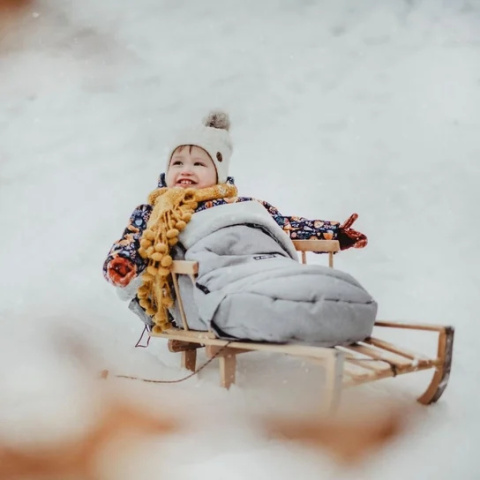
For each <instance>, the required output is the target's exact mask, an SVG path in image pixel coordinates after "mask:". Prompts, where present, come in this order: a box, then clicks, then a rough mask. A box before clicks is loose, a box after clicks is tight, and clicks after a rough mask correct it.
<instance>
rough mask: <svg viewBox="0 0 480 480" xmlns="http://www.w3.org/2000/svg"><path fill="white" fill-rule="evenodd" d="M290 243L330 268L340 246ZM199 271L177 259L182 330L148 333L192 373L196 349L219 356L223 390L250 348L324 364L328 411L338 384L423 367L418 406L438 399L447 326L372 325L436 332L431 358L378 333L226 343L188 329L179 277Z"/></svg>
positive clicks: (448, 357) (448, 342) (449, 336)
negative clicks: (336, 342)
mask: <svg viewBox="0 0 480 480" xmlns="http://www.w3.org/2000/svg"><path fill="white" fill-rule="evenodd" d="M293 243H294V245H295V248H296V249H297V251H299V252H300V253H301V258H302V263H306V253H307V252H309V251H312V252H324V253H327V254H328V263H329V266H330V267H331V268H333V255H334V254H335V253H336V252H338V251H339V250H340V247H339V243H338V242H337V241H336V240H296V241H294V242H293ZM197 273H198V264H197V263H196V262H188V261H180V260H176V261H174V262H173V268H172V279H173V285H174V289H175V293H176V296H177V301H178V306H179V310H180V314H181V317H182V323H183V328H170V329H168V330H167V331H165V332H162V333H153V332H151V333H150V335H151V336H152V337H162V338H166V339H168V340H169V349H170V351H172V352H181V353H182V366H183V367H184V368H187V369H188V370H191V371H195V368H196V359H197V349H198V348H202V347H205V350H206V354H207V357H208V358H212V357H214V356H218V358H219V363H220V384H221V385H222V386H223V387H225V388H229V387H230V385H232V383H235V371H236V356H237V355H238V354H240V353H245V352H251V351H262V352H275V353H282V354H288V355H293V356H297V357H302V358H305V359H308V360H310V361H313V362H315V363H319V364H320V365H322V366H323V368H324V370H325V389H324V402H323V403H324V406H325V408H327V409H330V408H334V407H335V406H336V405H337V404H338V402H339V400H340V395H341V391H342V388H346V387H351V386H354V385H360V384H363V383H367V382H372V381H375V380H380V379H382V378H388V377H395V376H397V375H403V374H406V373H412V372H418V371H421V370H428V369H433V370H434V374H433V377H432V380H431V382H430V384H429V385H428V387H427V389H426V390H425V392H424V393H423V394H422V395H420V397H418V398H417V400H418V402H420V403H421V404H424V405H429V404H431V403H434V402H436V401H437V400H438V399H439V398H440V397H441V395H442V393H443V392H444V390H445V388H446V386H447V383H448V379H449V375H450V368H451V362H452V352H453V339H454V329H453V327H451V326H443V325H427V324H410V323H396V322H386V321H377V322H376V323H375V326H376V327H385V328H387V329H392V328H395V329H408V330H416V331H424V332H431V333H433V334H437V336H438V339H437V342H438V343H437V354H436V356H435V357H434V358H430V357H427V356H425V355H423V354H419V353H415V352H412V351H410V350H407V349H405V348H403V347H399V346H397V345H394V344H392V343H390V342H387V341H385V340H382V339H380V338H377V337H369V338H367V339H365V340H364V341H362V342H357V343H354V344H352V345H348V346H336V347H332V348H326V347H316V346H306V345H302V344H292V343H289V344H270V343H260V342H244V341H238V342H237V341H233V342H229V341H227V340H221V339H219V338H217V337H216V336H215V334H214V333H213V332H200V331H195V330H190V329H189V327H188V323H187V318H186V315H185V309H184V307H183V303H182V299H181V297H180V292H179V286H178V275H188V276H189V278H190V279H191V281H192V282H193V284H194V285H195V279H196V275H197Z"/></svg>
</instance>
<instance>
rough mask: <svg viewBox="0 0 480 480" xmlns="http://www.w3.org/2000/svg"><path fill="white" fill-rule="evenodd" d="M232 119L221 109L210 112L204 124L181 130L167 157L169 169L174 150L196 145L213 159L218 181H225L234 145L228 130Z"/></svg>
mask: <svg viewBox="0 0 480 480" xmlns="http://www.w3.org/2000/svg"><path fill="white" fill-rule="evenodd" d="M229 128H230V119H229V117H228V114H227V113H225V112H222V111H219V110H216V111H212V112H210V113H209V114H208V115H207V116H206V117H205V118H204V119H203V125H198V126H196V127H193V128H188V129H185V130H182V131H180V132H179V133H178V134H177V136H176V138H175V140H174V142H173V143H172V148H171V149H170V154H169V155H168V159H167V171H168V167H169V165H170V159H171V158H172V154H173V152H174V151H175V150H176V149H177V148H178V147H180V146H182V145H194V146H196V147H200V148H203V149H204V150H205V151H206V152H207V153H208V154H209V155H210V158H211V159H212V160H213V163H214V165H215V168H216V169H217V177H218V180H217V181H218V183H225V182H226V181H227V177H228V167H229V165H230V157H231V156H232V151H233V146H232V140H231V138H230V134H229V133H228V130H229Z"/></svg>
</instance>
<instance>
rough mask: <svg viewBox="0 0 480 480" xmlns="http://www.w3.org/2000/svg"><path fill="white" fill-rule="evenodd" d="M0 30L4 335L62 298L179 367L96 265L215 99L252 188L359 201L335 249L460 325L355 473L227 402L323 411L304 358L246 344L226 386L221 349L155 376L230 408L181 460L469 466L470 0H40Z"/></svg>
mask: <svg viewBox="0 0 480 480" xmlns="http://www.w3.org/2000/svg"><path fill="white" fill-rule="evenodd" d="M0 15H2V11H1V10H0ZM0 29H2V30H1V31H0V33H1V35H0V219H1V224H2V225H3V228H4V233H3V235H2V238H1V241H0V242H1V249H0V265H1V271H2V275H1V278H0V298H1V302H0V320H1V325H0V328H1V329H2V332H3V333H0V335H2V336H3V337H5V335H7V332H8V331H9V329H10V327H11V326H12V325H16V326H18V327H19V328H21V329H25V330H26V331H33V332H34V331H35V330H36V329H42V324H43V319H44V318H47V317H48V318H51V317H54V318H57V319H58V318H62V319H64V321H65V322H66V323H72V324H75V325H76V326H77V327H80V328H82V329H84V330H85V331H87V332H89V334H90V335H92V336H93V337H94V339H95V342H94V343H95V344H96V346H97V347H98V349H99V351H100V352H101V354H102V357H103V364H102V367H103V366H107V367H109V368H111V369H113V370H114V371H116V372H119V373H127V374H138V375H142V376H147V377H156V378H178V377H180V376H183V375H184V374H185V371H183V370H181V369H180V368H179V367H178V359H177V357H176V356H173V355H172V354H169V353H168V352H167V350H166V346H165V344H164V343H163V342H162V341H155V342H153V344H152V346H151V347H150V348H149V349H148V350H140V349H134V348H133V344H134V343H135V341H136V339H137V337H138V335H139V334H140V332H141V325H140V323H139V322H138V321H137V320H136V318H135V317H134V316H132V314H130V312H129V311H128V310H127V309H126V305H124V304H122V303H121V302H120V301H119V300H118V299H117V298H116V296H115V295H114V293H113V291H112V288H111V287H110V286H109V285H108V284H107V283H106V282H105V280H104V279H103V278H102V275H101V267H102V263H103V260H104V258H105V256H106V253H107V251H108V249H109V248H110V245H111V244H112V242H113V241H114V240H115V239H116V238H118V237H119V236H120V234H121V232H122V230H123V228H124V225H125V223H126V221H127V219H128V216H129V215H130V213H131V211H132V209H133V208H134V207H135V205H137V204H139V203H142V202H144V200H145V198H146V195H147V194H148V193H149V192H150V190H151V189H153V187H154V186H155V181H156V177H157V175H158V173H159V172H160V171H162V170H163V167H164V164H165V156H164V154H165V149H166V145H167V143H168V140H169V138H170V136H171V134H172V132H173V131H174V130H175V129H176V128H177V127H179V126H183V125H185V124H193V123H196V122H197V121H199V119H200V118H201V117H202V116H203V115H204V114H205V113H206V112H207V111H208V110H209V109H211V108H212V107H218V106H220V107H222V108H224V109H226V110H227V111H229V112H230V115H231V118H232V124H233V128H232V134H233V136H234V141H235V153H234V157H233V159H232V165H231V173H232V174H233V175H234V176H235V179H236V183H237V185H238V186H239V189H240V192H241V193H242V194H244V195H252V196H256V197H259V198H263V199H265V200H268V201H269V202H271V203H272V204H274V205H276V206H277V207H278V208H279V209H280V211H282V212H283V213H284V214H298V215H303V216H306V217H312V218H313V217H315V218H324V219H338V220H343V219H345V218H346V217H347V216H348V215H349V214H350V213H352V212H353V211H356V212H358V213H359V214H360V218H359V220H358V221H357V224H356V225H355V226H356V227H357V228H358V229H359V230H361V231H363V232H365V233H367V235H368V236H369V240H370V243H369V246H368V248H367V249H366V250H359V251H348V252H345V253H343V254H342V255H340V256H339V257H338V258H337V267H338V268H341V269H344V270H346V271H348V272H350V273H351V274H353V275H354V276H355V277H357V278H358V279H359V280H360V281H361V282H362V283H363V284H364V285H365V286H366V287H367V289H368V290H369V291H370V292H371V293H372V294H373V295H374V296H375V298H376V299H377V300H378V302H379V306H380V311H379V317H380V318H388V319H395V320H412V321H421V322H429V323H442V324H443V323H445V324H452V325H454V326H455V327H456V344H455V355H454V365H453V371H452V378H451V382H450V385H449V388H448V389H447V391H446V393H445V395H444V397H443V398H442V399H441V401H440V402H439V404H438V405H435V406H434V407H431V408H429V409H428V411H426V413H425V411H424V412H422V417H423V418H424V421H423V422H421V423H420V424H419V425H418V427H417V429H416V430H415V431H414V432H413V433H412V434H411V435H410V436H409V437H404V438H402V439H401V440H399V441H398V442H397V443H396V444H395V445H394V446H393V447H391V448H390V449H388V450H387V451H384V452H383V455H379V456H377V457H376V458H374V459H373V460H372V463H371V464H370V465H369V466H365V467H364V468H363V469H362V470H361V471H357V472H355V473H348V472H338V471H337V470H336V469H335V468H334V467H332V466H331V465H330V463H329V462H328V460H327V459H326V458H319V457H318V456H316V455H313V454H312V452H311V451H308V450H303V449H302V448H300V447H298V446H292V445H290V444H288V442H284V443H282V442H280V441H275V442H274V441H268V440H266V439H264V438H261V437H259V436H258V435H257V433H256V431H255V429H253V428H249V427H248V425H247V424H245V425H239V424H238V421H235V420H230V419H231V418H234V417H235V415H236V409H239V411H240V410H241V411H242V412H245V411H247V413H248V412H249V411H252V412H253V411H255V412H257V411H259V410H260V411H261V410H262V409H263V408H264V409H265V410H269V409H275V408H279V409H281V410H284V411H286V412H287V413H288V411H292V412H294V411H295V409H296V408H297V405H298V404H299V405H301V407H302V408H305V409H306V410H308V409H309V408H311V409H313V408H314V406H313V402H308V401H306V400H305V399H306V398H310V397H311V396H313V395H316V394H317V391H316V389H315V387H313V386H312V384H313V383H314V382H313V381H312V380H313V379H314V378H315V377H314V376H312V375H314V373H312V372H311V371H307V368H305V366H303V365H297V364H294V363H292V362H288V361H285V360H281V359H276V358H274V357H271V358H266V357H264V356H257V357H255V356H254V355H252V356H251V357H248V358H247V357H245V358H242V359H241V360H240V373H239V381H238V385H237V386H235V387H234V388H233V389H232V390H230V391H229V392H224V391H223V390H220V388H219V387H218V386H217V382H216V380H217V378H216V373H215V371H214V369H213V368H212V369H208V368H207V370H206V371H205V372H202V374H201V375H200V377H194V378H192V379H191V380H189V381H188V382H186V383H184V384H180V385H178V386H175V385H174V386H166V387H159V391H162V392H163V394H167V395H168V394H170V392H171V394H172V395H174V392H177V391H181V392H183V393H184V394H185V395H187V396H189V397H191V398H193V397H194V396H197V395H198V396H199V398H201V399H202V400H201V401H200V406H199V407H198V408H199V412H201V411H203V410H202V408H203V407H204V406H205V405H208V406H209V408H210V409H212V410H213V411H215V409H218V410H221V411H222V412H223V413H222V415H223V416H222V417H221V418H222V428H217V429H216V430H215V429H212V431H210V430H209V429H205V430H206V431H205V432H204V433H203V434H202V435H201V436H200V437H195V435H191V436H186V437H185V438H184V439H182V441H183V442H185V444H186V445H188V446H193V447H194V448H195V449H196V454H195V455H193V457H191V458H190V459H189V460H188V461H185V460H182V458H183V457H182V456H181V453H180V451H177V452H175V451H174V450H175V449H174V447H170V448H171V449H172V452H170V454H171V457H172V458H176V459H177V460H179V461H180V463H181V465H180V466H175V465H173V462H172V465H170V466H169V467H168V468H170V469H171V472H172V473H171V475H172V478H204V477H206V476H207V474H208V475H209V477H210V478H212V479H216V478H225V477H226V478H235V479H244V478H259V479H260V478H262V479H263V478H278V479H289V478H291V477H292V476H297V477H301V478H304V479H310V478H312V479H313V478H316V479H318V478H330V477H332V478H334V477H335V478H340V477H341V478H350V476H349V475H352V478H365V479H367V478H368V479H382V480H384V479H389V480H393V479H397V478H398V479H400V478H401V479H404V478H436V479H450V478H452V476H454V475H455V476H456V477H457V478H462V479H466V480H468V479H474V478H479V477H478V475H479V473H478V471H479V467H480V462H479V461H478V455H476V452H475V451H474V446H473V445H474V444H475V442H477V443H478V440H479V434H478V429H479V428H480V413H479V410H478V406H477V403H476V397H477V396H478V395H479V394H480V387H479V386H478V383H477V379H478V373H479V369H478V366H477V364H475V363H474V362H475V361H477V360H478V346H477V341H476V335H477V334H479V333H480V326H479V324H478V318H477V316H476V315H475V313H476V311H477V308H476V307H477V304H476V303H474V302H475V298H476V296H478V293H477V289H478V285H479V284H480V275H479V273H478V271H479V270H478V266H479V265H480V254H479V253H478V252H479V249H478V247H477V245H476V243H477V241H478V239H477V238H476V235H477V234H478V233H479V232H480V229H479V227H478V211H477V205H478V204H479V202H480V194H479V185H480V160H479V158H480V142H479V140H478V131H479V127H480V114H479V113H478V112H479V105H480V2H479V1H478V0H470V1H467V0H444V1H442V2H439V1H438V0H423V1H422V0H408V1H407V0H405V1H400V0H398V1H394V0H389V1H387V0H383V1H379V0H364V1H362V2H352V1H348V0H336V1H334V0H323V1H320V0H318V1H312V0H303V1H299V0H296V1H293V0H280V1H273V0H264V1H262V2H258V1H254V0H245V1H242V2H240V1H234V0H223V1H220V0H218V1H215V0H204V1H202V2H194V1H188V0H185V1H177V2H167V1H165V0H164V1H151V0H136V1H135V2H133V1H131V2H127V1H121V2H118V1H117V2H114V1H110V0H104V1H103V2H98V1H95V0H84V1H82V2H61V1H59V0H57V1H54V0H50V1H49V0H37V1H35V2H33V3H32V5H31V8H30V9H28V10H27V11H26V13H25V14H24V16H21V17H18V18H17V17H16V18H14V19H12V20H11V21H10V22H7V21H6V17H5V16H4V17H3V18H2V17H0ZM312 260H313V261H314V262H323V261H324V259H323V258H318V257H315V258H313V259H312ZM424 342H425V345H426V343H427V342H426V340H424V339H423V338H421V339H419V340H418V341H413V343H418V344H420V346H423V344H424ZM27 352H28V350H27ZM13 354H14V352H13V350H9V349H8V348H6V349H4V350H3V352H2V353H1V355H2V357H1V362H2V364H3V365H2V367H1V368H3V369H5V368H7V366H8V365H12V364H13V365H15V364H16V362H14V361H13V358H14V356H13ZM23 358H25V357H23ZM409 377H411V376H407V377H406V378H404V379H402V380H398V381H396V382H388V381H387V382H385V383H383V384H379V385H376V386H372V387H369V388H368V389H367V390H368V391H369V393H374V394H376V393H378V395H381V396H392V397H396V396H402V397H403V396H405V397H407V396H412V397H413V395H414V394H415V393H420V392H421V390H422V387H423V386H424V382H425V381H426V379H425V378H421V379H420V380H416V379H409ZM289 382H291V383H290V384H289ZM292 383H293V384H294V388H292ZM0 388H1V386H0ZM132 388H134V387H132ZM135 388H136V387H135ZM139 388H140V387H139ZM142 388H143V387H142ZM149 394H152V395H154V394H155V393H154V392H149ZM175 394H176V393H175ZM227 401H229V402H231V405H232V406H231V407H226V406H225V404H226V402H227ZM199 443H201V448H200V447H199ZM177 450H178V448H177ZM182 462H183V463H182ZM240 464H242V465H244V464H248V465H249V469H239V468H234V470H233V471H232V465H235V466H238V465H240ZM145 468H147V467H145ZM207 472H208V473H207ZM135 475H137V476H136V477H135V476H132V478H140V477H138V475H139V473H138V471H137V472H135ZM145 475H147V474H146V473H145ZM150 478H152V477H150Z"/></svg>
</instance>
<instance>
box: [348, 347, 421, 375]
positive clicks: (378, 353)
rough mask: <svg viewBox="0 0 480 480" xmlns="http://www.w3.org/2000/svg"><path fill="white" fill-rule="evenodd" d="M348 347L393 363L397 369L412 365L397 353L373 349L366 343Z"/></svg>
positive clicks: (376, 358)
mask: <svg viewBox="0 0 480 480" xmlns="http://www.w3.org/2000/svg"><path fill="white" fill-rule="evenodd" d="M348 348H349V350H353V351H355V352H358V353H361V354H363V355H366V356H368V357H370V358H373V359H375V360H384V361H386V362H388V363H391V364H393V365H395V366H396V367H397V368H399V369H402V368H407V367H409V366H411V365H412V362H411V361H410V360H407V359H405V358H402V357H400V356H398V355H394V354H392V353H391V352H387V351H382V350H379V349H375V348H374V347H369V346H367V345H362V344H361V343H360V344H356V345H354V346H352V347H348Z"/></svg>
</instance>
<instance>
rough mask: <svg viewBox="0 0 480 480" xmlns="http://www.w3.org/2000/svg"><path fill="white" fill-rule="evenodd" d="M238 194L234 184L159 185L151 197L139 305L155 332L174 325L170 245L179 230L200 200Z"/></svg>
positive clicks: (142, 245) (142, 252) (141, 250)
mask: <svg viewBox="0 0 480 480" xmlns="http://www.w3.org/2000/svg"><path fill="white" fill-rule="evenodd" d="M236 196H237V188H236V187H235V185H229V184H219V185H214V186H212V187H208V188H203V189H199V190H196V189H194V188H187V189H184V188H157V189H156V190H154V191H153V192H152V193H151V194H150V195H149V197H148V203H149V204H150V205H152V206H153V210H152V214H151V215H150V218H149V220H148V223H147V228H146V229H145V231H144V232H143V235H142V238H141V240H140V248H139V250H138V253H139V254H140V255H141V256H142V257H143V258H144V259H146V260H147V262H148V264H147V267H146V269H145V272H144V273H143V275H142V285H141V286H140V287H139V289H138V291H137V296H138V298H139V301H140V305H141V307H142V308H144V309H145V311H146V312H147V314H148V315H150V316H152V317H153V321H154V323H155V326H154V327H153V330H154V332H156V333H160V332H162V331H164V330H165V329H167V328H169V327H170V326H171V324H170V322H169V317H168V309H169V308H171V307H173V297H172V291H171V282H170V280H171V270H172V264H173V259H172V257H171V255H170V247H172V246H173V245H175V244H176V243H178V236H179V234H180V232H181V231H182V230H183V229H184V228H185V227H186V226H187V223H188V222H189V221H190V219H191V218H192V215H193V213H194V212H195V209H196V208H197V207H198V202H204V201H207V200H216V199H219V198H234V197H236Z"/></svg>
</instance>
